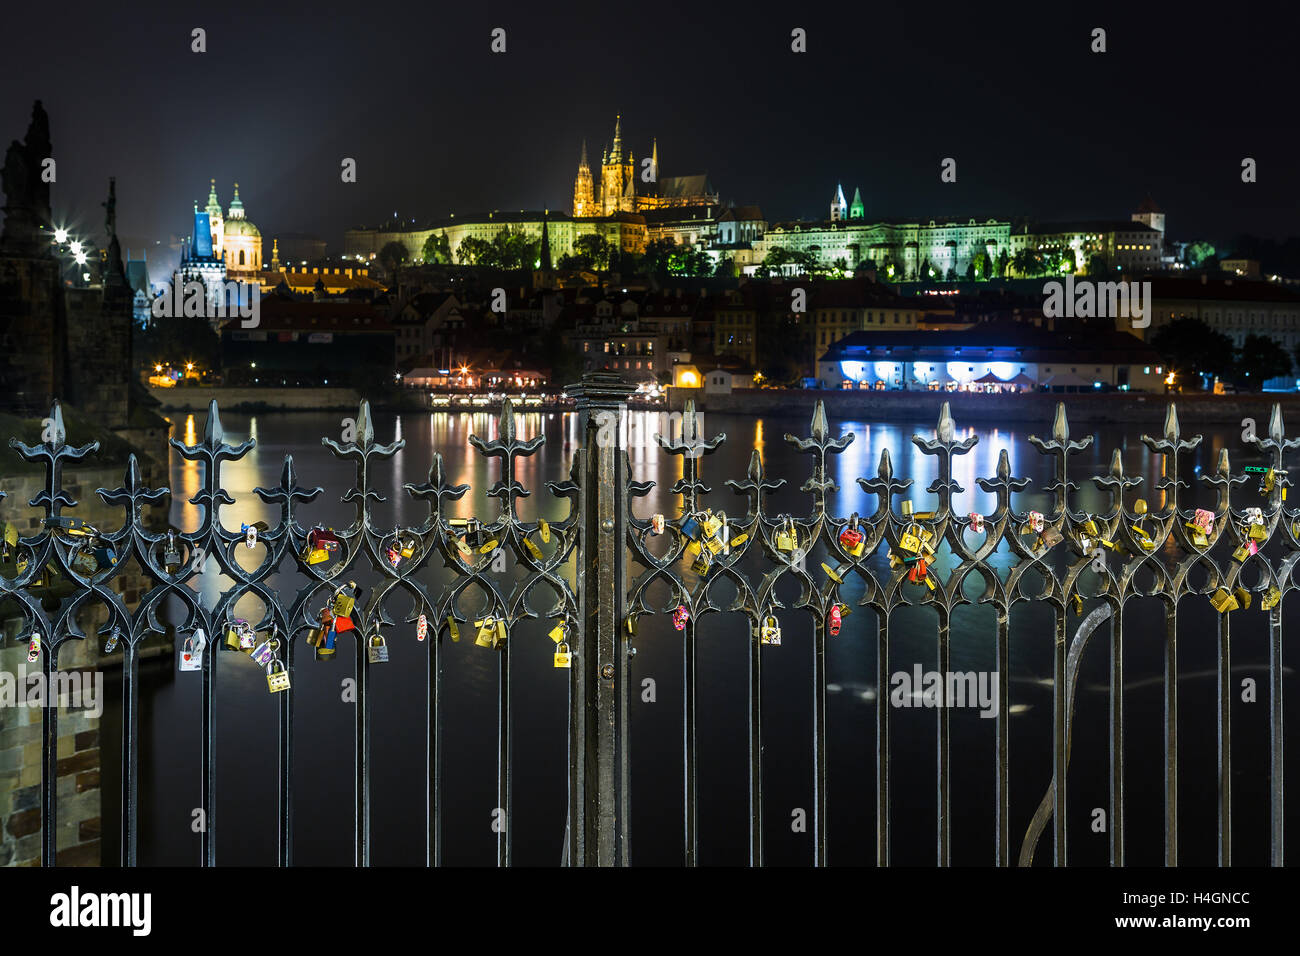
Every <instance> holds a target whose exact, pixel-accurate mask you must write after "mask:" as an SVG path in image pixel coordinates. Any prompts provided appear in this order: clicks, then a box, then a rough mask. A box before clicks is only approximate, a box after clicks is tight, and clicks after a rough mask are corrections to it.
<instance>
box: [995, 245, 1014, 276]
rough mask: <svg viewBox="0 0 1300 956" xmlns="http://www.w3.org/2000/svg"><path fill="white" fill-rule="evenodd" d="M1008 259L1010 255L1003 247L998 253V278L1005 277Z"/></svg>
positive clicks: (1009, 259)
mask: <svg viewBox="0 0 1300 956" xmlns="http://www.w3.org/2000/svg"><path fill="white" fill-rule="evenodd" d="M1010 261H1011V257H1010V256H1009V255H1007V250H1005V249H1003V250H1002V251H1001V252H999V253H998V277H999V278H1006V275H1007V264H1008V263H1009V262H1010Z"/></svg>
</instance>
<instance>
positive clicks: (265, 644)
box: [249, 627, 280, 667]
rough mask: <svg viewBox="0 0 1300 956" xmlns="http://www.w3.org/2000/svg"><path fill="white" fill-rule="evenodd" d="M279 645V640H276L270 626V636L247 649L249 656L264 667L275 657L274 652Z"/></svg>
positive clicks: (273, 629)
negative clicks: (249, 649)
mask: <svg viewBox="0 0 1300 956" xmlns="http://www.w3.org/2000/svg"><path fill="white" fill-rule="evenodd" d="M279 647H280V642H279V641H278V640H276V638H275V628H274V627H272V628H271V636H270V637H268V638H267V639H266V640H264V641H262V643H261V644H258V645H257V646H256V647H254V648H253V649H252V650H251V651H249V657H251V658H252V659H253V660H255V661H257V663H259V664H261V665H262V666H263V667H265V666H266V665H267V664H269V663H271V659H272V658H274V657H275V652H276V650H277V649H278V648H279Z"/></svg>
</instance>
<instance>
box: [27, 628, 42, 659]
mask: <svg viewBox="0 0 1300 956" xmlns="http://www.w3.org/2000/svg"><path fill="white" fill-rule="evenodd" d="M40 659H41V632H40V631H32V639H31V640H30V641H29V642H28V643H27V663H28V664H35V663H36V662H37V661H38V660H40Z"/></svg>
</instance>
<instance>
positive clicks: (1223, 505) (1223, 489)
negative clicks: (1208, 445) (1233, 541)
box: [1201, 448, 1247, 515]
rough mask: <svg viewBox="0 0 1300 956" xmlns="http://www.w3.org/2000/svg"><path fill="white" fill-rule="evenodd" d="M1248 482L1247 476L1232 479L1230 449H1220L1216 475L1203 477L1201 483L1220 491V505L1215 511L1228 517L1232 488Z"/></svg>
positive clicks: (1215, 470)
mask: <svg viewBox="0 0 1300 956" xmlns="http://www.w3.org/2000/svg"><path fill="white" fill-rule="evenodd" d="M1246 480H1247V478H1246V476H1245V475H1238V476H1237V477H1236V478H1234V477H1232V468H1231V467H1229V464H1228V449H1226V448H1220V449H1219V460H1218V463H1217V464H1216V466H1215V469H1214V474H1213V475H1201V481H1203V482H1205V483H1206V484H1207V485H1214V486H1215V487H1217V488H1218V489H1219V503H1218V504H1217V505H1216V506H1215V509H1214V510H1215V511H1216V512H1217V513H1218V514H1221V515H1226V514H1229V512H1230V508H1231V502H1230V500H1229V498H1230V495H1231V492H1232V486H1233V485H1240V484H1244V483H1245V482H1246Z"/></svg>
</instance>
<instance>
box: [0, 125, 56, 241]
mask: <svg viewBox="0 0 1300 956" xmlns="http://www.w3.org/2000/svg"><path fill="white" fill-rule="evenodd" d="M52 152H53V148H52V146H51V145H50V118H49V116H47V115H46V113H45V108H44V107H43V106H41V101H40V100H37V101H36V104H35V105H34V106H33V107H32V121H31V124H30V125H29V126H28V127H27V138H26V139H25V140H24V141H23V142H21V143H20V142H18V140H14V141H13V142H12V143H10V144H9V149H8V151H7V152H6V153H5V163H4V168H3V170H0V181H3V186H4V192H5V207H4V208H5V227H4V235H3V242H4V244H5V245H6V246H8V247H10V248H16V249H25V250H29V251H48V250H47V249H46V250H42V246H48V239H47V238H46V237H45V236H44V235H43V234H42V230H44V229H47V228H48V227H49V223H50V184H49V183H47V182H45V181H44V180H43V179H42V178H41V170H42V168H43V164H44V162H45V160H46V159H48V158H50V155H51V153H52Z"/></svg>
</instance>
